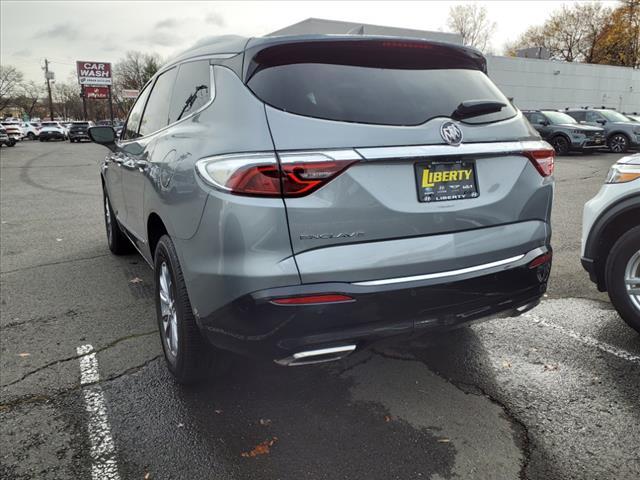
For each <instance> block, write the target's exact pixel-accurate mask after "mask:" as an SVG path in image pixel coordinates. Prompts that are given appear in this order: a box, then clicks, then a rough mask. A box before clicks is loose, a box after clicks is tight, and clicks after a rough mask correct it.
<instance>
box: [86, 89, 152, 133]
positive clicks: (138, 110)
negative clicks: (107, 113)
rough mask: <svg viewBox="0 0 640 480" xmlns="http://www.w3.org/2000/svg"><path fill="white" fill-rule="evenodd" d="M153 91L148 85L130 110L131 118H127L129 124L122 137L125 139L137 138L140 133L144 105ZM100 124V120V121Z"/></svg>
mask: <svg viewBox="0 0 640 480" xmlns="http://www.w3.org/2000/svg"><path fill="white" fill-rule="evenodd" d="M150 91H151V85H148V86H147V88H145V89H144V90H143V91H142V92H141V93H140V95H139V96H138V99H137V100H136V103H135V104H134V105H133V108H132V109H131V111H130V112H129V118H127V125H126V127H125V128H124V130H123V132H122V138H123V139H124V140H131V139H132V138H137V137H139V136H140V135H138V127H139V126H140V119H141V118H142V112H143V111H144V105H145V103H146V102H147V97H148V96H149V92H150ZM98 125H100V122H98Z"/></svg>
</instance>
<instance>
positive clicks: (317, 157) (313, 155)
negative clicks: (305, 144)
mask: <svg viewBox="0 0 640 480" xmlns="http://www.w3.org/2000/svg"><path fill="white" fill-rule="evenodd" d="M278 157H280V161H281V162H282V163H283V164H290V163H298V162H304V163H312V162H326V161H331V160H362V157H361V156H360V155H359V154H358V153H357V152H356V151H355V150H353V149H342V150H301V151H284V152H278Z"/></svg>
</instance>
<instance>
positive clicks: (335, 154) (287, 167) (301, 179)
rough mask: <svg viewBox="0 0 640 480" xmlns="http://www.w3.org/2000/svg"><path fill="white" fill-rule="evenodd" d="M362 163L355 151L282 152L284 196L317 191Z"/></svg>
mask: <svg viewBox="0 0 640 480" xmlns="http://www.w3.org/2000/svg"><path fill="white" fill-rule="evenodd" d="M358 160H360V156H359V155H358V154H357V153H356V152H355V151H353V150H334V151H326V152H299V153H283V154H281V155H280V162H281V165H282V170H283V173H284V175H283V178H282V192H283V194H284V196H285V197H299V196H303V195H306V194H308V193H311V192H313V191H314V190H317V189H318V188H320V187H321V186H323V185H326V184H327V183H328V182H329V181H331V180H332V179H334V178H335V177H337V176H338V175H339V174H340V173H342V172H343V171H344V170H346V169H347V168H348V167H349V166H351V165H353V164H354V163H355V162H357V161H358Z"/></svg>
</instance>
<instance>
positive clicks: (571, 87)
mask: <svg viewBox="0 0 640 480" xmlns="http://www.w3.org/2000/svg"><path fill="white" fill-rule="evenodd" d="M314 33H316V34H350V35H397V36H402V37H410V38H425V39H428V40H435V41H444V42H452V43H458V44H461V43H462V38H461V37H460V35H458V34H455V33H447V32H430V31H426V30H411V29H405V28H395V27H386V26H381V25H368V24H364V23H352V22H342V21H335V20H324V19H318V18H309V19H307V20H303V21H302V22H299V23H295V24H293V25H290V26H288V27H285V28H283V29H281V30H277V31H275V32H273V33H270V34H269V35H270V36H276V35H301V34H314ZM487 69H488V73H489V77H491V79H492V80H493V81H494V82H495V83H496V84H497V85H498V87H500V89H501V90H502V91H503V92H504V93H505V95H507V96H508V97H509V98H511V99H513V102H514V103H515V104H516V105H517V106H518V107H519V108H521V109H523V110H524V109H535V108H557V109H563V108H566V107H584V106H590V107H601V106H605V107H607V108H615V109H616V110H618V111H621V112H640V70H637V69H633V68H629V67H615V66H609V65H592V64H587V63H573V62H562V61H556V60H544V59H538V58H523V57H502V56H497V55H488V56H487Z"/></svg>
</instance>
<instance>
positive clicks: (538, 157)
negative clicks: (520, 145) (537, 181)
mask: <svg viewBox="0 0 640 480" xmlns="http://www.w3.org/2000/svg"><path fill="white" fill-rule="evenodd" d="M522 153H523V154H524V155H525V156H526V157H527V158H528V159H529V160H531V163H533V166H534V167H536V170H538V173H540V175H542V176H543V177H548V176H550V175H553V168H554V162H555V158H556V152H555V150H554V149H553V148H552V147H551V146H549V148H540V149H535V150H525V151H524V152H522Z"/></svg>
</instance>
